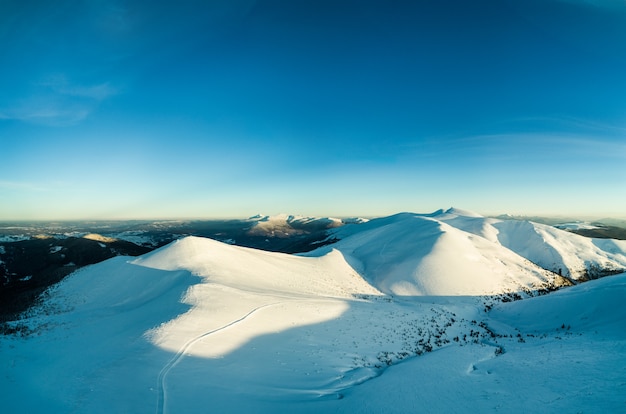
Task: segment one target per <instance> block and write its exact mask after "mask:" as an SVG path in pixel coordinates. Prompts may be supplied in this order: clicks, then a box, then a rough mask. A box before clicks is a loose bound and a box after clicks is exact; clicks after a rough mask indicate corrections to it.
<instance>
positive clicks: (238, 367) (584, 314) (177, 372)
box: [0, 209, 626, 414]
mask: <svg viewBox="0 0 626 414" xmlns="http://www.w3.org/2000/svg"><path fill="white" fill-rule="evenodd" d="M333 236H334V237H336V238H337V239H339V241H337V242H336V243H334V244H332V245H328V246H324V247H321V248H319V249H317V250H315V251H312V252H309V253H307V254H303V255H289V254H283V253H273V252H266V251H260V250H255V249H250V248H244V247H238V246H233V245H229V244H225V243H221V242H218V241H215V240H211V239H205V238H199V237H187V238H184V239H181V240H178V241H176V242H174V243H172V244H170V245H167V246H165V247H162V248H160V249H158V250H155V251H153V252H151V253H148V254H145V255H143V256H140V257H138V258H130V257H117V258H113V259H110V260H107V261H105V262H102V263H100V264H96V265H92V266H90V267H87V268H83V269H81V270H80V271H78V272H76V273H74V274H73V275H71V276H70V277H68V278H66V279H65V280H64V281H63V282H61V283H60V284H59V285H57V286H56V288H55V289H53V290H52V291H51V292H50V293H49V298H48V300H47V301H46V302H45V303H44V305H43V306H42V307H40V308H38V309H36V310H35V311H33V312H32V313H31V314H30V315H28V317H27V318H25V319H24V320H22V321H19V322H17V323H15V324H14V326H13V328H15V329H14V330H15V331H17V332H21V333H23V335H22V336H3V337H0V353H1V354H2V355H3V358H2V359H1V360H0V395H1V396H2V399H3V403H2V404H3V409H6V411H7V412H35V413H44V412H45V413H66V412H77V413H100V412H101V413H122V412H124V413H126V412H133V413H157V414H160V413H183V412H184V413H204V412H207V410H209V411H214V412H259V413H280V412H285V413H286V412H295V411H297V412H304V413H309V412H310V413H319V412H334V413H344V412H345V413H372V412H397V413H404V412H416V411H417V412H443V411H451V412H476V411H480V412H491V411H494V412H495V411H501V410H506V411H507V412H554V411H561V410H564V411H566V412H571V411H585V412H587V411H591V412H593V411H601V412H610V411H619V410H621V409H623V408H624V407H625V406H626V397H624V395H625V394H624V393H623V389H622V388H623V385H624V384H626V371H624V370H621V369H617V368H615V367H621V366H624V365H625V364H624V363H625V362H626V326H625V325H624V320H626V315H623V312H621V311H619V309H621V308H623V306H622V305H621V301H622V300H623V297H624V294H626V275H618V276H611V277H607V278H603V279H601V280H592V281H589V282H586V283H581V284H580V285H578V286H573V287H567V288H565V289H562V290H560V291H558V292H554V293H550V294H547V295H544V296H540V297H533V298H527V297H529V296H534V295H536V294H537V293H545V292H547V291H548V290H551V289H553V288H556V287H559V286H565V285H569V284H571V282H570V280H569V279H568V278H566V277H560V276H559V275H558V269H557V268H555V266H560V267H561V268H562V274H563V276H567V277H569V278H571V279H574V280H582V279H584V277H585V272H584V271H583V270H581V269H586V270H587V275H588V274H589V271H590V269H591V270H593V269H605V270H606V269H609V270H611V271H617V270H618V269H623V268H624V267H626V245H624V243H622V242H618V241H613V240H595V239H585V238H582V237H580V236H576V235H573V234H570V233H566V232H564V231H561V230H557V229H553V228H548V227H547V226H545V227H544V226H541V225H538V224H535V223H525V222H517V221H510V222H508V221H507V220H496V219H487V218H484V217H481V216H478V215H476V214H472V213H468V212H464V211H461V210H455V209H451V210H447V211H438V212H435V213H433V214H412V213H402V214H398V215H395V216H390V217H384V218H380V219H374V220H370V221H369V222H365V223H360V224H348V225H343V226H340V227H337V228H336V229H335V230H333ZM578 266H583V268H579V267H578ZM606 271H608V270H606ZM522 297H526V298H527V299H524V300H521V301H516V302H511V303H500V302H498V301H497V300H496V299H498V298H499V299H501V300H503V301H509V300H510V299H513V298H522ZM494 304H496V305H495V306H494ZM492 307H493V308H492ZM435 351H436V352H435ZM400 362H402V363H400Z"/></svg>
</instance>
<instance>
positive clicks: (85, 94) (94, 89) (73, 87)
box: [41, 75, 119, 101]
mask: <svg viewBox="0 0 626 414" xmlns="http://www.w3.org/2000/svg"><path fill="white" fill-rule="evenodd" d="M41 86H44V87H47V88H49V89H50V90H52V91H53V92H54V93H57V94H59V95H65V96H74V97H78V98H87V99H93V100H96V101H102V100H104V99H107V98H109V97H111V96H115V95H117V94H118V93H119V90H118V89H117V88H114V87H113V86H112V85H111V84H110V83H109V82H104V83H98V84H92V85H86V84H76V83H71V82H69V81H68V80H67V78H66V77H65V76H62V75H57V76H53V77H50V78H48V79H47V80H45V81H43V82H41Z"/></svg>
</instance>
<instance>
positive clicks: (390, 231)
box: [308, 213, 564, 296]
mask: <svg viewBox="0 0 626 414" xmlns="http://www.w3.org/2000/svg"><path fill="white" fill-rule="evenodd" d="M450 214H451V213H449V214H448V215H446V216H445V218H448V216H449V215H450ZM438 217H439V215H435V216H425V215H418V214H411V213H403V214H398V215H395V216H390V217H385V218H381V219H375V220H371V221H369V222H368V223H366V224H362V225H358V226H346V227H343V228H341V229H339V230H338V231H337V232H336V233H335V235H336V236H337V237H339V238H340V239H341V240H340V241H339V242H337V243H335V244H333V245H330V246H325V247H322V248H320V249H318V250H316V251H314V252H311V253H308V255H310V256H316V255H322V254H326V253H327V252H328V251H330V250H331V249H336V250H339V251H341V252H342V253H343V254H344V256H345V257H346V259H347V260H348V261H349V262H350V264H351V265H352V266H353V267H354V268H355V269H357V270H358V271H359V272H360V273H361V274H362V275H363V276H364V277H365V279H366V280H368V281H369V282H370V283H372V285H374V286H375V287H376V288H378V289H380V290H381V291H382V292H384V293H386V294H393V295H400V296H433V295H436V296H446V295H455V296H458V295H492V294H500V293H507V292H516V293H519V292H524V291H528V290H536V289H541V288H551V287H554V286H560V285H562V284H563V283H564V281H563V280H561V279H560V278H558V277H557V276H556V275H554V274H552V273H551V272H546V271H545V270H544V269H542V268H540V267H539V266H537V265H535V264H533V263H530V262H529V261H528V260H526V259H525V258H523V257H521V256H520V255H518V254H516V253H514V252H513V251H511V250H510V249H507V248H506V247H504V246H503V245H501V244H500V243H494V242H493V240H490V239H489V238H487V237H484V236H483V235H482V234H476V233H478V232H476V233H474V232H468V231H464V230H462V229H459V228H457V227H454V226H452V225H450V224H448V223H447V222H446V221H444V220H439V219H437V218H438ZM463 217H464V218H465V219H466V220H467V222H469V223H471V224H473V221H475V220H480V218H477V217H476V216H470V217H468V216H463ZM466 227H469V226H466Z"/></svg>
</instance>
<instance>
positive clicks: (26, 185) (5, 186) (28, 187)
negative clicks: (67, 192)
mask: <svg viewBox="0 0 626 414" xmlns="http://www.w3.org/2000/svg"><path fill="white" fill-rule="evenodd" d="M0 190H17V191H29V192H35V191H36V192H43V191H50V187H49V186H42V185H40V184H35V183H31V182H27V181H6V180H0Z"/></svg>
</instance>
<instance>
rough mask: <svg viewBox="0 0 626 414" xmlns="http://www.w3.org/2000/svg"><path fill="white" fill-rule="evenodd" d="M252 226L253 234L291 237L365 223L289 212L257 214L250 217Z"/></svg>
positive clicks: (361, 220) (355, 219)
mask: <svg viewBox="0 0 626 414" xmlns="http://www.w3.org/2000/svg"><path fill="white" fill-rule="evenodd" d="M248 221H250V222H251V224H252V227H251V228H250V230H249V231H248V234H249V235H252V236H267V237H283V238H284V237H290V236H294V235H299V234H307V233H312V232H316V231H324V230H328V229H333V228H336V227H340V226H343V225H344V224H353V223H364V222H366V221H367V220H366V219H363V218H348V219H338V218H334V217H306V216H297V215H288V214H278V215H275V216H266V215H262V214H257V215H256V216H252V217H250V218H249V219H248Z"/></svg>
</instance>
